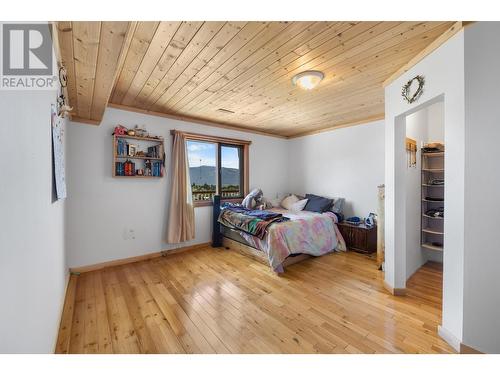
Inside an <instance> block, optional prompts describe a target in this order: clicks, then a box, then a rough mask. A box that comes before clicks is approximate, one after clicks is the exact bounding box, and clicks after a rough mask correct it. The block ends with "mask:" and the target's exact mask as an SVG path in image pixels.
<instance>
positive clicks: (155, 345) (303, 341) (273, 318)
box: [56, 248, 452, 353]
mask: <svg viewBox="0 0 500 375" xmlns="http://www.w3.org/2000/svg"><path fill="white" fill-rule="evenodd" d="M441 279H442V272H441V269H440V267H439V265H435V264H427V265H425V266H424V267H423V268H422V269H420V270H419V271H418V272H417V273H416V274H415V275H414V276H413V277H412V278H411V279H410V280H409V283H408V294H407V296H404V297H394V296H392V295H389V294H388V293H387V292H386V291H385V290H384V288H383V286H382V273H381V272H380V271H377V270H376V267H375V262H374V261H373V260H372V259H370V258H368V257H366V256H363V255H360V254H356V253H341V254H330V255H327V256H323V257H320V258H312V259H308V260H306V261H303V262H301V263H298V264H294V265H292V266H290V267H288V269H287V271H286V273H285V274H284V276H277V275H275V274H273V273H272V272H271V271H270V270H269V267H266V266H264V265H262V264H260V263H258V262H255V261H254V260H252V259H249V258H247V257H245V256H244V255H241V254H238V253H235V252H232V251H229V250H223V249H212V248H203V249H198V250H193V251H190V252H185V253H181V254H176V255H172V256H168V257H165V258H157V259H154V260H148V261H143V262H138V263H133V264H128V265H124V266H117V267H111V268H107V269H104V270H99V271H94V272H88V273H84V274H82V275H80V276H72V278H71V280H70V284H69V287H68V293H67V297H66V299H67V300H66V304H65V310H64V313H63V318H62V323H61V328H60V332H59V339H58V343H57V349H56V351H57V352H58V353H401V352H405V353H450V352H452V349H451V348H450V347H449V346H448V345H447V344H446V343H445V342H444V341H443V340H442V339H440V338H439V337H438V336H437V325H438V324H439V323H440V320H441V288H442V286H441Z"/></svg>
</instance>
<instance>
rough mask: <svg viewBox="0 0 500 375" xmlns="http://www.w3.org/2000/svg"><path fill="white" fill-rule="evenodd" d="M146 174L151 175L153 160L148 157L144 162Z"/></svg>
mask: <svg viewBox="0 0 500 375" xmlns="http://www.w3.org/2000/svg"><path fill="white" fill-rule="evenodd" d="M144 175H145V176H151V175H152V174H151V160H149V159H147V160H146V161H145V162H144Z"/></svg>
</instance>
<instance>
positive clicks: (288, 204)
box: [281, 194, 299, 210]
mask: <svg viewBox="0 0 500 375" xmlns="http://www.w3.org/2000/svg"><path fill="white" fill-rule="evenodd" d="M298 201H299V198H297V197H296V196H295V195H293V194H291V195H289V196H288V197H286V198H284V199H283V200H282V201H281V207H283V208H284V209H285V210H289V209H291V208H292V204H294V203H297V202H298Z"/></svg>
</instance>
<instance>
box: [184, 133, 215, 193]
mask: <svg viewBox="0 0 500 375" xmlns="http://www.w3.org/2000/svg"><path fill="white" fill-rule="evenodd" d="M187 152H188V160H189V178H190V180H191V190H192V193H193V201H194V202H196V201H211V200H212V197H213V196H214V195H215V193H216V192H217V143H209V142H200V141H189V140H188V141H187Z"/></svg>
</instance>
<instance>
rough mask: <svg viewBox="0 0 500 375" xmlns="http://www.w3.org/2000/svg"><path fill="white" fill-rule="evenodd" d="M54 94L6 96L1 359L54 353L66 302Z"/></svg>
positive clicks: (2, 104)
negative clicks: (55, 192) (55, 187)
mask: <svg viewBox="0 0 500 375" xmlns="http://www.w3.org/2000/svg"><path fill="white" fill-rule="evenodd" d="M55 98H56V95H55V93H54V92H49V91H43V92H41V91H38V92H33V91H0V113H1V115H2V121H1V122H0V139H2V140H3V142H2V146H1V147H0V171H1V174H0V176H1V177H0V207H1V209H0V295H1V296H2V306H1V308H0V353H16V352H21V353H50V352H53V350H54V347H55V342H56V339H57V331H58V328H59V318H60V313H61V308H62V304H63V300H64V292H65V287H66V276H67V267H66V259H65V251H64V201H57V202H55V203H52V154H51V152H52V151H51V125H50V124H51V122H50V104H51V103H54V102H55Z"/></svg>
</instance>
